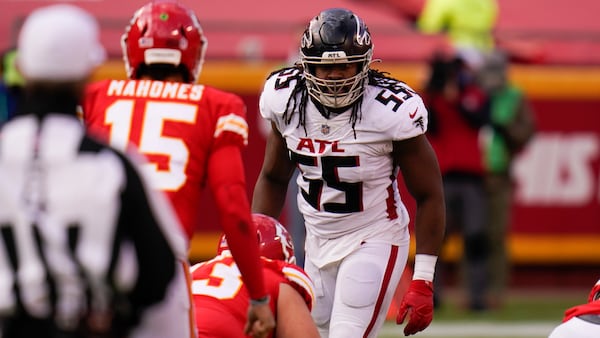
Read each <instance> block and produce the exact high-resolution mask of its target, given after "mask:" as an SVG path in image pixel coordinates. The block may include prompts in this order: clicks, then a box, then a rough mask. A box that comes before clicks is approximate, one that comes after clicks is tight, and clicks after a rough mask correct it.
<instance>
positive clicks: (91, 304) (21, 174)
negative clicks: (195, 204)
mask: <svg viewBox="0 0 600 338" xmlns="http://www.w3.org/2000/svg"><path fill="white" fill-rule="evenodd" d="M131 161H132V160H131V159H130V158H128V157H127V158H126V157H125V156H124V155H123V154H121V153H119V152H117V151H115V150H113V149H111V148H109V147H107V146H105V145H103V144H100V143H98V142H96V141H95V140H93V139H91V138H90V137H88V136H86V134H85V132H84V129H83V126H82V125H81V124H80V122H79V121H78V120H77V118H76V117H75V116H68V115H65V114H50V115H47V116H45V117H44V118H43V119H40V118H38V117H37V116H34V115H24V116H18V117H16V118H14V119H13V120H11V121H10V122H8V123H6V124H5V125H4V126H3V129H2V130H1V131H0V328H1V332H2V334H0V337H2V338H12V337H35V338H40V337H55V336H60V337H83V336H84V335H85V334H87V332H90V331H100V332H102V331H105V332H106V331H108V332H111V333H113V334H110V335H106V336H107V337H108V336H115V337H123V336H125V335H126V332H128V331H129V330H131V328H132V327H133V326H135V325H136V324H137V322H138V321H139V318H140V316H141V315H142V313H143V312H144V310H145V309H147V308H148V307H149V306H151V305H153V304H156V303H157V302H159V301H161V300H162V299H163V298H164V297H165V292H166V289H167V285H168V284H169V282H170V281H171V279H172V278H173V276H174V271H175V256H174V252H173V245H172V242H170V241H169V240H168V239H167V238H166V237H165V232H166V230H165V229H167V227H174V228H176V227H177V224H176V225H175V226H173V224H170V225H168V224H165V223H168V222H172V221H173V219H175V218H174V217H171V216H172V215H170V214H169V212H166V214H165V207H164V206H163V205H160V203H159V200H157V199H156V198H157V196H153V195H152V194H153V192H151V190H150V188H146V186H145V184H144V182H143V181H142V179H141V178H140V174H138V170H137V167H136V166H134V164H133V162H131ZM167 211H169V210H167ZM103 337H104V336H103Z"/></svg>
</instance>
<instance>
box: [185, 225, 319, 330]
mask: <svg viewBox="0 0 600 338" xmlns="http://www.w3.org/2000/svg"><path fill="white" fill-rule="evenodd" d="M252 219H253V221H254V224H255V225H256V233H257V237H258V242H259V247H260V254H261V256H262V257H263V274H264V276H265V283H266V285H267V290H268V292H269V294H270V296H271V301H270V306H271V310H272V311H273V313H275V314H276V316H277V326H276V329H275V331H274V336H276V337H286V338H292V337H302V338H311V337H314V338H318V337H319V333H318V331H317V327H316V325H315V324H314V322H313V320H312V317H311V316H310V309H311V308H312V302H313V298H314V292H313V285H312V282H311V280H310V279H309V278H308V276H307V275H306V273H305V272H304V270H302V269H301V268H299V267H298V266H296V265H294V262H295V258H294V247H293V244H292V238H291V236H290V234H289V233H288V232H287V230H286V229H285V228H284V227H283V225H281V224H280V223H279V222H277V221H276V220H275V219H273V218H271V217H269V216H265V215H262V214H253V215H252ZM191 271H192V278H193V282H192V292H193V294H194V306H195V307H196V323H197V325H198V331H199V337H200V338H237V337H240V338H241V337H246V336H245V335H244V334H243V325H244V321H245V316H246V312H245V309H246V308H247V306H248V302H249V297H248V290H247V289H246V287H245V285H244V284H243V283H242V282H241V281H240V276H239V275H240V272H239V270H238V268H237V266H236V264H235V261H234V260H233V257H231V253H230V252H229V247H228V245H227V241H226V240H225V236H222V237H221V241H220V244H219V249H218V255H217V256H216V257H214V258H213V259H211V260H209V261H207V262H203V263H199V264H196V265H194V266H193V267H192V269H191Z"/></svg>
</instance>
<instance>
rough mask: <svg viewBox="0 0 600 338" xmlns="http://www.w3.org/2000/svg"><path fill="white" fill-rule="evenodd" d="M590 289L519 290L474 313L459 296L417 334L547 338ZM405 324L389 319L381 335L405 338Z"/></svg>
mask: <svg viewBox="0 0 600 338" xmlns="http://www.w3.org/2000/svg"><path fill="white" fill-rule="evenodd" d="M588 292H589V290H559V289H557V290H529V289H527V290H520V291H514V292H511V294H510V295H509V296H508V297H507V299H506V303H505V306H504V307H503V308H501V309H498V310H491V311H486V312H482V313H471V312H467V311H465V310H463V309H461V306H460V303H461V302H460V299H459V297H458V296H454V297H451V298H450V299H448V300H447V301H446V303H445V304H443V305H442V306H441V308H440V309H439V310H436V313H435V316H434V320H433V323H432V324H431V325H430V327H429V328H428V329H427V330H425V331H423V332H421V333H419V334H417V335H415V336H414V337H415V338H418V337H423V338H425V337H427V338H450V337H452V338H455V337H456V338H458V337H460V338H547V337H548V334H549V333H550V332H551V331H552V328H553V327H554V326H555V325H558V324H559V323H560V322H561V320H562V317H563V313H564V311H565V310H566V309H567V308H569V307H571V306H574V305H577V304H580V303H583V302H585V301H586V298H587V293H588ZM402 328H403V327H402V326H398V325H396V324H395V323H393V322H388V323H386V325H385V326H384V328H383V330H382V332H381V334H380V335H379V338H392V337H396V338H397V337H404V334H403V333H402Z"/></svg>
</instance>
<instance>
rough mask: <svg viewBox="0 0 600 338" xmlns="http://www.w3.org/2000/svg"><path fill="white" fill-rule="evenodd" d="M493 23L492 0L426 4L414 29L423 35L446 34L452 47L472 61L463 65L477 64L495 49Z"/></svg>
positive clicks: (429, 0) (432, 0) (438, 0)
mask: <svg viewBox="0 0 600 338" xmlns="http://www.w3.org/2000/svg"><path fill="white" fill-rule="evenodd" d="M497 19H498V3H497V1H496V0H426V1H425V4H424V6H423V9H422V11H421V13H420V15H419V17H418V18H417V23H416V26H417V28H418V30H419V31H420V32H422V33H425V34H439V33H445V34H447V36H448V39H449V42H450V44H451V45H452V47H454V48H455V49H456V50H457V51H458V52H460V53H461V54H463V57H467V58H469V57H471V58H473V60H467V62H469V63H472V62H473V63H479V62H480V61H481V60H482V57H481V55H483V54H487V53H489V52H491V51H492V50H494V48H495V42H494V28H495V26H496V22H497ZM471 61H472V62H471Z"/></svg>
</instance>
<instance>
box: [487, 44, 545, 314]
mask: <svg viewBox="0 0 600 338" xmlns="http://www.w3.org/2000/svg"><path fill="white" fill-rule="evenodd" d="M507 65H508V61H507V57H506V55H505V54H504V53H503V52H501V51H496V52H494V53H491V54H489V55H488V56H487V57H486V59H485V62H484V64H483V66H482V68H481V69H480V71H479V73H478V82H479V83H480V85H481V87H482V88H483V89H484V90H485V91H486V92H487V93H488V95H489V96H490V107H491V110H490V123H489V125H488V126H489V127H487V128H485V129H484V133H483V135H484V137H483V140H484V162H485V168H486V178H485V183H486V191H487V201H488V208H489V218H488V222H487V223H488V227H487V228H488V234H489V240H490V258H489V268H488V271H489V274H490V298H489V300H490V305H492V306H494V307H499V306H502V300H503V299H504V296H505V294H506V287H507V284H508V279H509V278H508V277H509V271H510V264H509V260H508V257H507V250H506V239H507V233H508V228H509V226H510V214H511V212H510V211H511V202H512V194H513V181H512V177H511V166H512V163H513V159H514V158H515V156H516V155H517V154H518V153H519V151H521V150H522V149H523V147H524V146H525V145H526V144H527V143H528V142H529V141H530V140H531V138H532V137H533V135H534V132H535V121H534V112H533V110H532V108H531V106H530V105H529V103H528V102H527V99H526V97H525V94H524V93H523V91H522V90H521V89H519V88H517V87H516V86H514V85H513V84H512V83H510V82H509V80H508V74H507Z"/></svg>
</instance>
